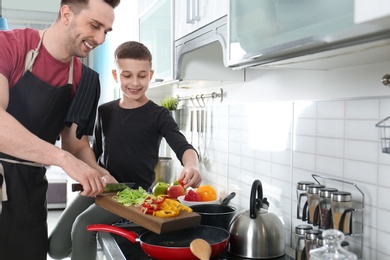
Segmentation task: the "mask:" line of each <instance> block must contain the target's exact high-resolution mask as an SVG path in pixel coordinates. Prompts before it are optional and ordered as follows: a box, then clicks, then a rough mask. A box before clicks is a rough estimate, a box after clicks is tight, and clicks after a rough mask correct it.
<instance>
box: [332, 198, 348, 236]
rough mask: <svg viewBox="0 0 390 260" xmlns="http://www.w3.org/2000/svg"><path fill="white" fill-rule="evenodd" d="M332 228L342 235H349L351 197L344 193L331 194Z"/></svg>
mask: <svg viewBox="0 0 390 260" xmlns="http://www.w3.org/2000/svg"><path fill="white" fill-rule="evenodd" d="M331 208H332V220H333V228H334V229H338V230H340V231H342V232H343V233H344V234H350V233H351V230H350V228H351V214H352V213H351V212H352V211H353V209H352V195H351V193H350V192H346V191H336V192H333V194H332V202H331Z"/></svg>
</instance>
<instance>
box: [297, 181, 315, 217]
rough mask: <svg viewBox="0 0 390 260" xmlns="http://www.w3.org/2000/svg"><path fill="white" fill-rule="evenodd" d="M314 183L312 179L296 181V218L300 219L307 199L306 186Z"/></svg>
mask: <svg viewBox="0 0 390 260" xmlns="http://www.w3.org/2000/svg"><path fill="white" fill-rule="evenodd" d="M312 184H315V183H314V182H312V181H299V182H298V183H297V218H298V219H302V213H303V205H304V204H305V203H306V201H307V188H308V186H309V185H312Z"/></svg>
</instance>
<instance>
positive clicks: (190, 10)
mask: <svg viewBox="0 0 390 260" xmlns="http://www.w3.org/2000/svg"><path fill="white" fill-rule="evenodd" d="M228 9H229V0H177V1H175V40H178V39H180V38H182V37H183V36H185V35H188V34H189V33H191V32H193V31H195V30H197V29H199V28H201V27H203V26H205V25H207V24H209V23H211V22H213V21H215V20H217V19H219V18H221V17H222V16H225V15H227V13H228Z"/></svg>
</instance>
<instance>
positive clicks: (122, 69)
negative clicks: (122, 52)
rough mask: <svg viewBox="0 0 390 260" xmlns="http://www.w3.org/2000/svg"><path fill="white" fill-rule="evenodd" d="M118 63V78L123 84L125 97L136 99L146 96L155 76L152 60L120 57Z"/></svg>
mask: <svg viewBox="0 0 390 260" xmlns="http://www.w3.org/2000/svg"><path fill="white" fill-rule="evenodd" d="M117 65H118V70H116V71H115V73H116V77H117V78H116V80H117V81H118V82H119V83H120V85H121V90H122V93H123V95H124V98H125V99H126V98H127V99H130V100H136V101H137V100H140V99H142V98H144V97H145V92H146V91H147V90H148V88H149V83H150V80H151V79H152V77H153V71H152V70H151V67H150V62H149V61H147V60H134V59H119V60H118V61H117ZM114 77H115V75H114Z"/></svg>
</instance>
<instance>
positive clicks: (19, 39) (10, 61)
mask: <svg viewBox="0 0 390 260" xmlns="http://www.w3.org/2000/svg"><path fill="white" fill-rule="evenodd" d="M39 40H40V38H39V32H38V31H37V30H34V29H30V28H27V29H15V30H9V31H0V73H2V74H3V75H4V76H5V77H6V78H7V79H8V83H9V87H10V88H12V87H13V86H14V85H15V84H16V83H17V82H18V81H19V79H20V78H21V77H22V75H23V71H24V66H25V60H26V54H27V52H28V51H29V50H35V49H36V48H37V46H38V44H39ZM69 66H70V62H67V63H63V62H61V61H58V60H56V59H55V58H54V57H53V56H51V55H50V54H49V52H48V51H47V50H46V48H45V46H43V44H42V45H41V48H40V49H39V54H38V57H37V58H36V59H35V62H34V64H33V67H32V73H33V74H34V75H35V76H36V77H38V78H39V79H41V80H42V81H44V82H46V83H48V84H50V85H52V86H55V87H60V86H64V85H66V84H67V83H68V78H69ZM73 66H74V69H73V95H74V93H75V92H76V88H77V86H78V85H79V83H80V79H81V71H82V63H81V60H80V59H79V58H74V64H73Z"/></svg>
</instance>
